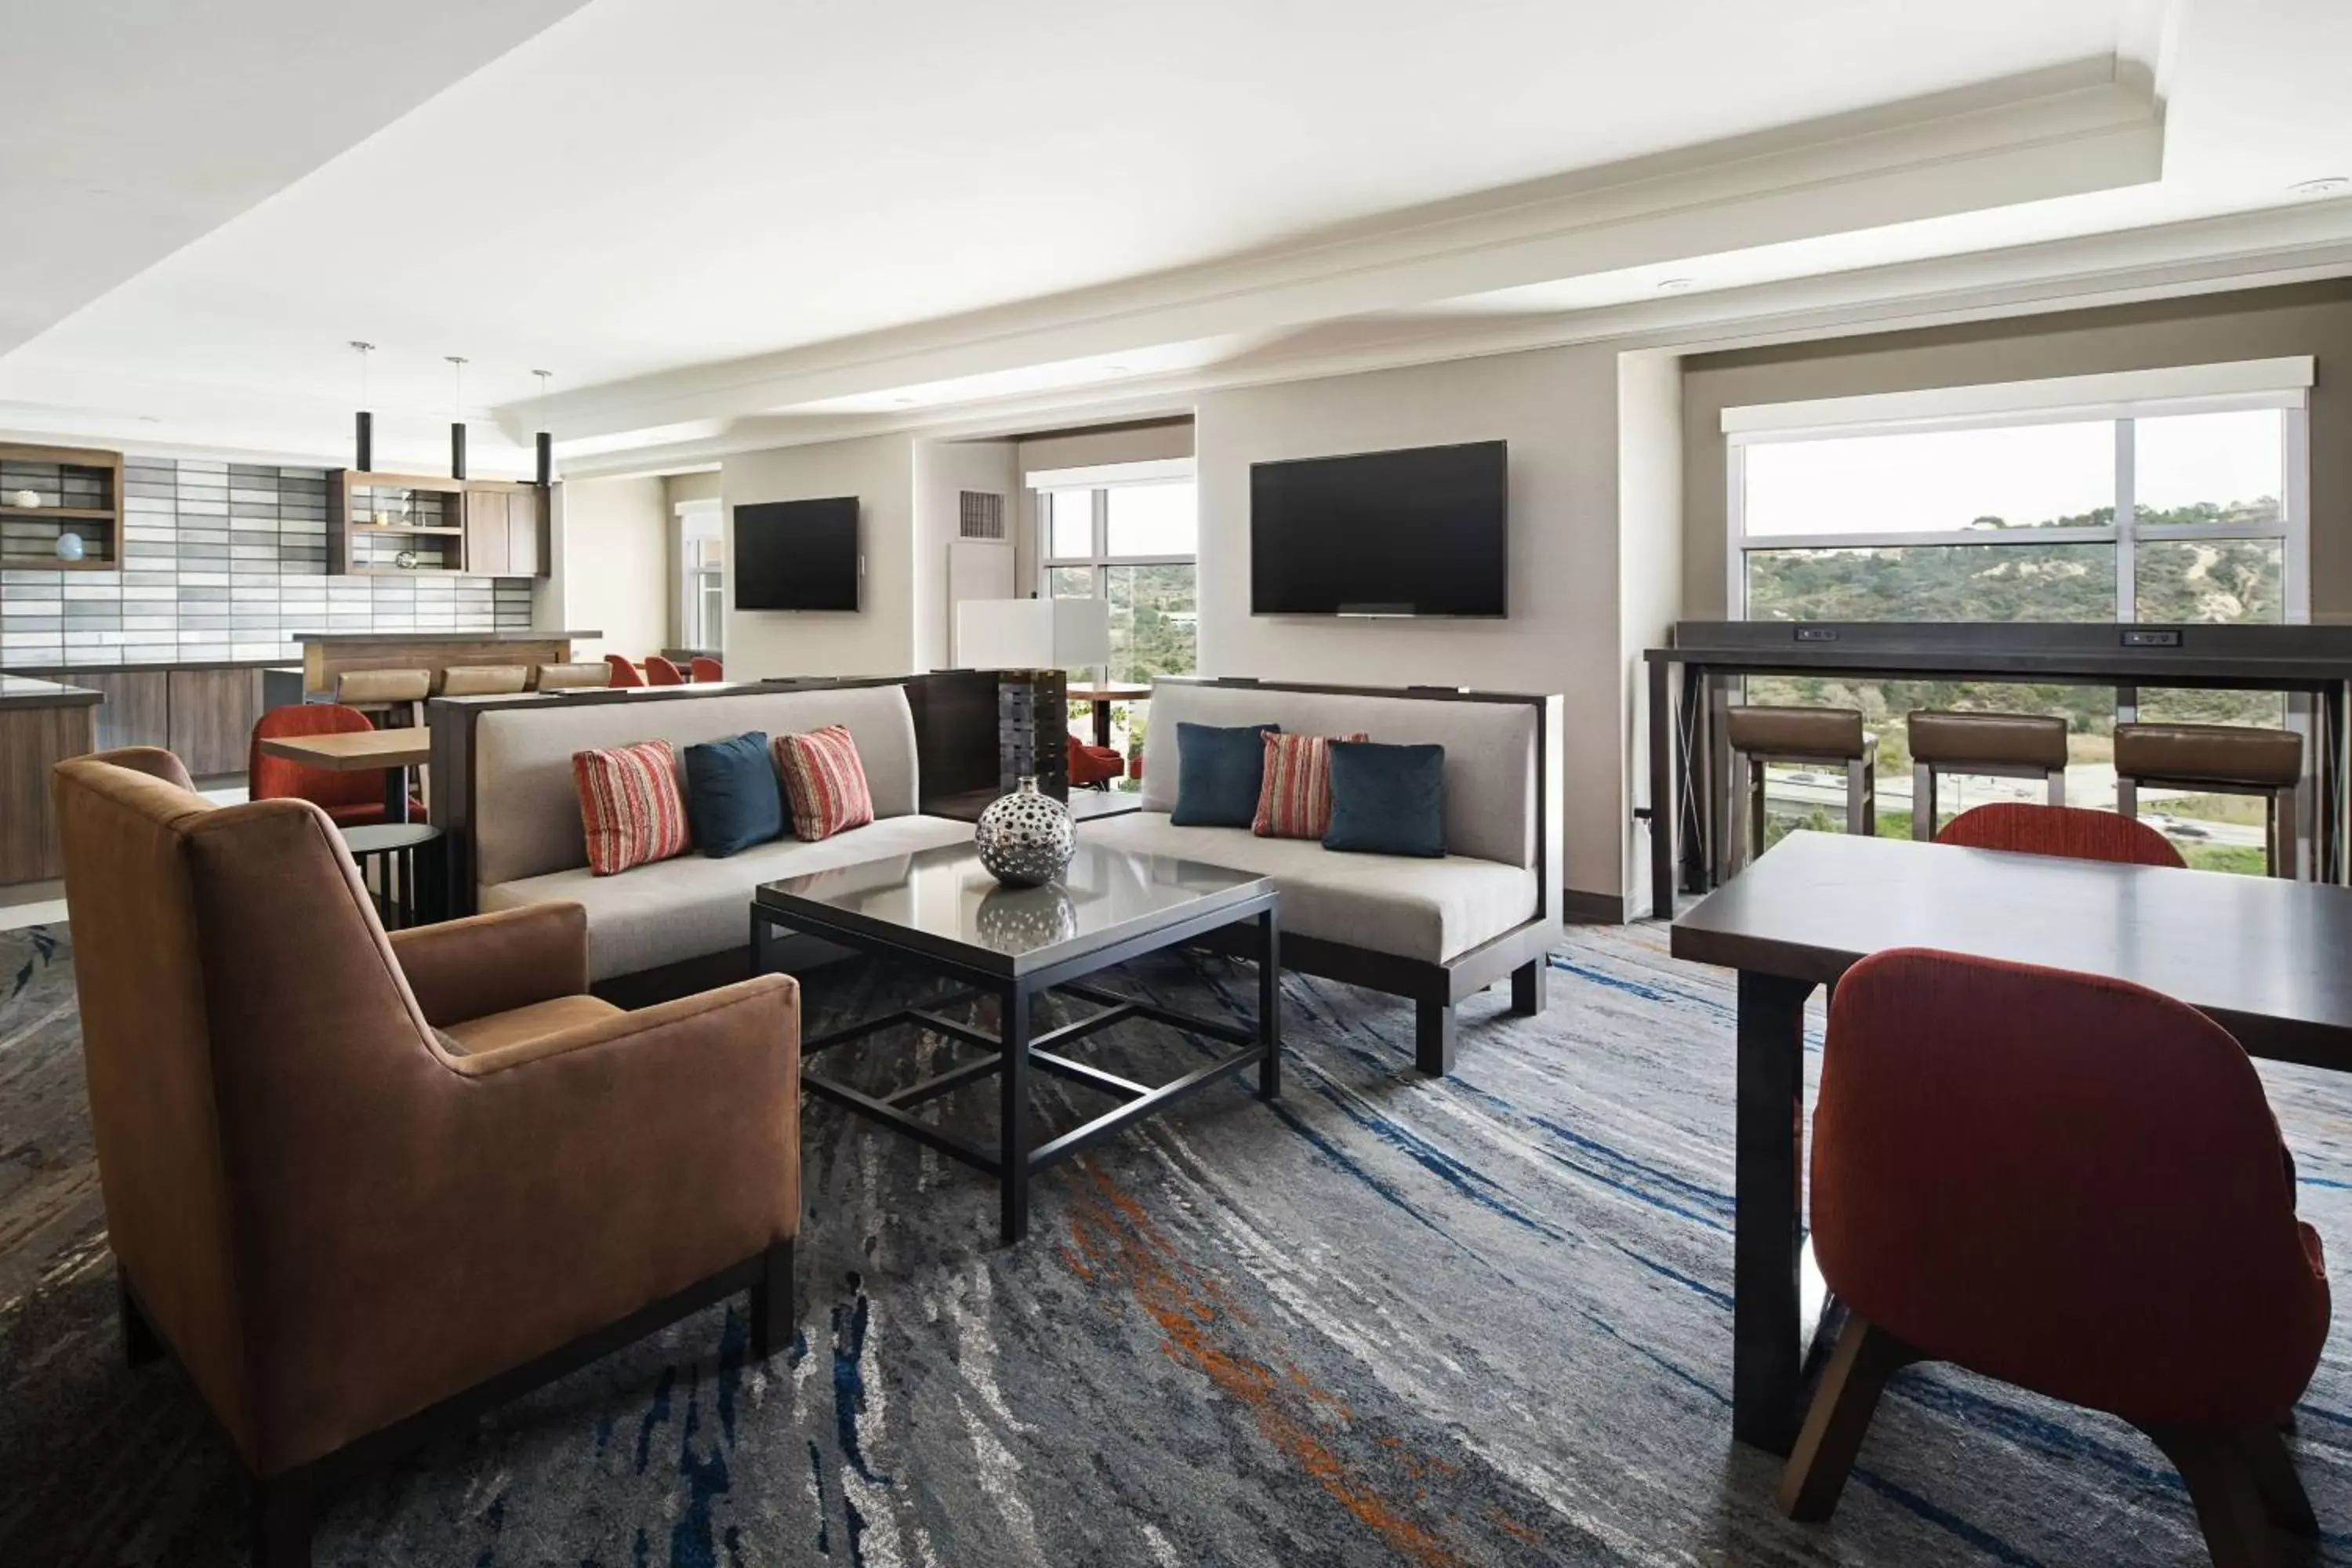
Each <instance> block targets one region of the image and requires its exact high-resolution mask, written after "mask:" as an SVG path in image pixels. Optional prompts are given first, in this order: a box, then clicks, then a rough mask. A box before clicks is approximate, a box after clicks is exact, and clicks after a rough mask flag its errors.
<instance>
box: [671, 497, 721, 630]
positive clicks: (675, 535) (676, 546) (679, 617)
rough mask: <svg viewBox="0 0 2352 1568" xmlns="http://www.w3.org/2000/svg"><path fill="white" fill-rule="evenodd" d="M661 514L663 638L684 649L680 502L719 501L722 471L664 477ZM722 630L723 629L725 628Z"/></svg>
mask: <svg viewBox="0 0 2352 1568" xmlns="http://www.w3.org/2000/svg"><path fill="white" fill-rule="evenodd" d="M661 484H662V510H663V513H664V515H665V516H666V518H667V524H666V526H667V530H668V533H667V540H666V542H665V544H664V548H665V549H666V550H667V552H668V564H667V567H666V568H665V569H664V571H663V574H662V575H663V583H664V587H663V592H664V594H665V595H667V597H666V598H665V599H664V601H663V603H664V605H666V606H667V608H666V610H665V612H664V619H663V624H664V625H665V626H667V627H668V628H669V629H668V631H667V634H665V636H664V637H663V639H662V642H663V646H664V647H683V646H685V643H686V626H685V620H684V618H683V617H684V602H685V584H683V583H681V582H679V581H678V566H679V564H680V557H681V556H682V555H683V554H684V535H683V533H682V531H680V529H679V528H678V526H677V509H678V506H679V504H680V503H681V502H685V501H690V500H719V470H718V469H716V468H713V469H711V470H710V471H709V472H708V473H701V474H664V475H663V476H662V482H661ZM722 629H723V628H722Z"/></svg>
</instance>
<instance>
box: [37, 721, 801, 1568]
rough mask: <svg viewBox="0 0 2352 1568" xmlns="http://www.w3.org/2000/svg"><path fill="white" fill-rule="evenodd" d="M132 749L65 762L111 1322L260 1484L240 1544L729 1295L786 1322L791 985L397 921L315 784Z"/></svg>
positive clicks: (61, 802)
mask: <svg viewBox="0 0 2352 1568" xmlns="http://www.w3.org/2000/svg"><path fill="white" fill-rule="evenodd" d="M123 760H124V761H125V762H126V763H130V764H131V766H130V767H125V766H120V765H116V764H115V763H110V761H109V760H108V759H107V757H106V756H104V755H100V756H96V757H85V758H80V759H77V760H75V761H72V762H68V763H60V764H59V765H58V768H57V770H56V774H55V779H54V789H55V793H56V796H57V805H58V825H59V831H60V834H61V837H62V838H63V841H64V847H65V861H66V895H67V901H68V907H69V910H70V919H71V921H72V929H73V937H74V962H75V980H76V984H77V987H78V989H79V993H80V1000H81V1016H82V1033H83V1048H84V1053H85V1057H86V1062H87V1070H88V1073H89V1099H90V1113H91V1121H92V1123H93V1127H94V1131H95V1134H96V1142H97V1148H98V1157H99V1171H100V1181H101V1184H102V1186H103V1188H104V1193H105V1199H106V1214H107V1224H108V1227H109V1232H110V1241H111V1245H112V1247H113V1250H114V1253H115V1257H116V1259H117V1261H118V1264H119V1265H120V1268H121V1279H122V1301H123V1324H124V1331H125V1334H126V1342H127V1345H128V1347H129V1349H130V1352H131V1357H132V1359H133V1360H134V1362H135V1361H141V1360H144V1359H147V1358H148V1357H150V1356H152V1355H153V1354H155V1353H157V1352H159V1351H160V1350H161V1349H163V1348H166V1347H168V1348H169V1349H170V1350H171V1351H172V1352H173V1353H174V1355H175V1357H176V1358H177V1359H178V1360H179V1362H180V1363H182V1365H183V1366H184V1368H185V1369H186V1371H187V1373H188V1375H189V1376H190V1378H191V1379H192V1380H193V1381H194V1384H195V1385H196V1387H197V1389H198V1390H199V1391H200V1392H201V1394H203V1396H204V1398H205V1403H206V1404H208V1405H210V1406H211V1407H212V1410H213V1412H214V1414H215V1415H216V1416H217V1417H218V1418H219V1420H220V1423H221V1425H222V1426H223V1427H224V1428H225V1429H226V1433H227V1435H228V1437H229V1440H230V1442H231V1443H232V1444H233V1445H234V1446H235V1447H236V1452H237V1456H238V1458H240V1459H241V1460H242V1461H243V1462H244V1464H245V1466H246V1468H247V1470H248V1471H249V1472H250V1474H251V1475H252V1476H253V1478H254V1479H255V1481H256V1483H257V1489H256V1502H255V1510H254V1531H255V1540H254V1557H255V1562H256V1563H257V1568H284V1565H286V1564H307V1563H309V1562H310V1527H311V1520H312V1518H313V1512H314V1508H313V1499H314V1497H315V1495H316V1493H317V1492H318V1491H319V1490H320V1489H321V1488H323V1487H327V1486H331V1485H334V1484H336V1483H337V1482H339V1481H340V1480H341V1479H342V1478H343V1477H345V1476H346V1475H348V1474H349V1473H351V1472H352V1471H353V1470H356V1469H360V1468H367V1467H370V1466H373V1465H374V1464H377V1463H380V1462H381V1461H382V1460H383V1459H384V1458H388V1457H389V1456H390V1455H392V1454H394V1453H395V1452H398V1451H399V1450H401V1449H403V1448H404V1447H410V1446H413V1445H414V1444H416V1443H420V1442H423V1441H425V1440H426V1439H428V1438H429V1437H431V1436H434V1435H435V1434H436V1432H439V1431H441V1430H443V1429H445V1428H446V1427H447V1426H449V1425H450V1424H452V1423H453V1422H461V1421H466V1420H470V1419H471V1418H472V1417H473V1416H474V1415H477V1414H478V1412H479V1411H481V1410H482V1409H484V1408H486V1407H488V1406H489V1405H494V1404H496V1403H499V1402H500V1401H503V1400H505V1399H509V1398H511V1397H513V1396H514V1395H516V1394H520V1393H521V1392H523V1391H525V1390H526V1389H528V1388H530V1387H532V1386H535V1385H537V1384H540V1383H542V1382H544V1381H546V1380H548V1379H550V1378H552V1377H556V1376H560V1375H562V1373H567V1372H570V1371H572V1370H573V1369H574V1368H576V1367H578V1366H580V1365H583V1364H584V1363H587V1362H588V1361H590V1360H593V1359H594V1358H595V1357H596V1356H599V1355H602V1354H604V1353H606V1352H609V1351H611V1350H613V1349H615V1348H617V1347H618V1346H620V1345H622V1344H624V1343H626V1342H629V1341H631V1340H634V1339H635V1338H638V1337H640V1336H642V1335H643V1334H646V1333H647V1332H649V1331H652V1330H654V1329H656V1328H658V1327H661V1326H663V1325H664V1324H667V1323H668V1322H670V1321H674V1320H676V1319H677V1318H679V1317H682V1316H684V1315H686V1314H687V1313H688V1312H692V1311H696V1310H700V1309H701V1308H703V1307H705V1306H708V1305H709V1304H711V1303H712V1302H715V1301H717V1300H720V1299H722V1298H724V1297H725V1296H727V1295H729V1294H730V1293H732V1292H734V1291H736V1290H748V1291H749V1292H750V1294H751V1340H752V1349H753V1352H754V1353H756V1354H759V1355H762V1356H764V1355H765V1354H767V1353H768V1352H769V1351H770V1350H771V1349H772V1348H774V1347H775V1346H777V1345H779V1344H781V1343H782V1342H784V1341H785V1340H787V1339H788V1338H789V1336H790V1324H791V1322H792V1321H793V1309H792V1239H793V1235H794V1233H795V1231H796V1229H797V1224H796V1220H797V1215H798V1211H799V1188H800V1152H799V1142H800V1139H799V1088H800V1085H799V1079H800V1067H799V1043H798V1042H799V993H798V990H797V988H796V986H795V985H794V984H793V982H792V981H791V980H790V979H788V978H785V977H783V976H781V975H769V976H764V977H761V978H760V979H755V980H749V981H745V982H742V983H740V984H734V985H730V986H727V987H725V988H723V989H720V990H718V991H712V992H709V993H707V994H702V995H698V996H693V997H688V998H686V999H685V1000H682V1001H677V1002H672V1003H666V1004H664V1005H659V1006H655V1007H649V1008H646V1009H644V1010H642V1011H638V1012H634V1013H624V1012H622V1011H620V1010H618V1009H616V1008H614V1007H613V1006H612V1005H609V1004H607V1003H604V1002H602V1001H599V1000H597V999H595V998H593V997H591V996H589V995H587V994H585V993H586V991H587V952H586V937H585V924H584V921H583V917H582V913H581V910H580V909H579V906H577V905H575V904H543V905H538V906H534V907H531V908H527V909H520V910H506V911H502V912H499V913H497V914H491V915H484V916H481V917H478V918H477V919H473V920H466V921H453V922H451V923H448V924H446V925H438V926H429V927H424V928H420V929H418V930H415V931H403V932H401V933H399V934H398V935H396V936H394V937H392V938H390V939H389V940H387V938H386V937H385V935H384V932H383V929H382V927H380V926H379V925H378V924H377V922H376V917H375V912H374V910H373V905H372V904H371V902H370V900H369V899H368V895H367V893H366V891H365V889H363V888H362V885H361V883H360V880H359V877H358V874H357V872H356V871H355V870H354V868H353V867H352V858H351V856H350V854H349V853H348V852H347V851H346V850H345V849H344V847H343V845H342V841H341V836H340V835H339V834H338V833H337V832H336V830H335V827H334V825H333V824H332V823H331V822H330V821H329V820H328V818H327V816H326V814H325V813H324V812H322V811H320V809H319V808H318V807H316V806H314V805H310V803H308V802H306V801H299V800H272V801H260V802H256V803H253V804H251V805H238V806H227V807H222V808H218V809H215V808H212V807H210V806H208V805H206V803H205V801H204V800H203V799H201V798H200V797H198V796H196V795H192V794H189V793H188V792H187V791H186V790H185V789H184V788H182V787H179V786H178V784H177V783H176V781H173V780H171V779H170V777H169V770H167V769H164V768H163V767H162V766H161V765H160V764H159V763H157V761H156V759H155V757H153V756H151V755H142V756H138V757H126V758H125V759H123ZM134 768H138V769H141V770H142V771H132V769H134ZM158 775H161V776H158Z"/></svg>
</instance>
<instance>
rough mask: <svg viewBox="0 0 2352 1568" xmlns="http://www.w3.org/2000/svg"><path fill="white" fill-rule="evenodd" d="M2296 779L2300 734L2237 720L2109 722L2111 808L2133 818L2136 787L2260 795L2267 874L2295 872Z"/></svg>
mask: <svg viewBox="0 0 2352 1568" xmlns="http://www.w3.org/2000/svg"><path fill="white" fill-rule="evenodd" d="M2302 783H2303V737H2302V736H2300V735H2298V734H2296V733H2295V732H2294V731H2292V730H2257V729H2253V728H2252V727H2250V726H2246V725H2240V724H2118V725H2116V810H2117V811H2119V812H2121V813H2123V815H2125V816H2135V817H2136V816H2138V815H2139V792H2140V791H2141V789H2143V788H2145V787H2147V786H2149V785H2154V786H2156V787H2157V788H2159V789H2187V790H2194V791H2196V792H2198V793H2199V794H2200V795H2261V796H2263V800H2264V802H2265V805H2266V809H2265V811H2264V812H2263V857H2264V865H2265V868H2267V869H2268V870H2269V872H2270V874H2271V875H2272V876H2273V877H2293V878H2295V879H2298V880H2299V879H2301V878H2302V876H2303V867H2302V864H2301V861H2302V857H2301V856H2299V855H2297V854H2296V853H2295V809H2294V806H2295V791H2296V788H2297V786H2299V785H2300V784H2302Z"/></svg>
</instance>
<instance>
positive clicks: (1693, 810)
mask: <svg viewBox="0 0 2352 1568" xmlns="http://www.w3.org/2000/svg"><path fill="white" fill-rule="evenodd" d="M1707 766H1708V762H1707V754H1706V672H1705V671H1704V670H1701V669H1700V668H1697V667H1696V665H1687V664H1686V665H1685V666H1683V679H1682V700H1681V702H1680V703H1679V704H1678V705H1677V706H1676V708H1675V852H1676V854H1678V855H1679V856H1680V857H1681V858H1682V888H1683V891H1684V892H1685V893H1704V892H1706V890H1707V888H1708V886H1709V883H1708V881H1707V875H1706V868H1707V865H1708V860H1707V856H1708V854H1709V853H1710V849H1709V847H1710V846H1711V845H1712V844H1713V843H1714V841H1715V839H1714V830H1713V823H1714V807H1713V806H1711V805H1708V804H1707V796H1706V790H1705V786H1703V785H1702V784H1701V783H1700V781H1701V780H1703V779H1706V778H1707V777H1709V776H1710V775H1709V774H1708V773H1707V771H1706V770H1707Z"/></svg>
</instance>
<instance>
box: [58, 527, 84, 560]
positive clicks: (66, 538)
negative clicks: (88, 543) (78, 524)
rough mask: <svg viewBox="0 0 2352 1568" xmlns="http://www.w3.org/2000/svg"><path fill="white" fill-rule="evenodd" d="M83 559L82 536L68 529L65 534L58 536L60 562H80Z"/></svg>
mask: <svg viewBox="0 0 2352 1568" xmlns="http://www.w3.org/2000/svg"><path fill="white" fill-rule="evenodd" d="M81 558H82V542H81V535H80V534H79V533H76V532H74V531H72V530H71V529H68V530H67V531H65V532H63V533H60V534H58V560H60V561H79V560H80V559H81Z"/></svg>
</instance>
